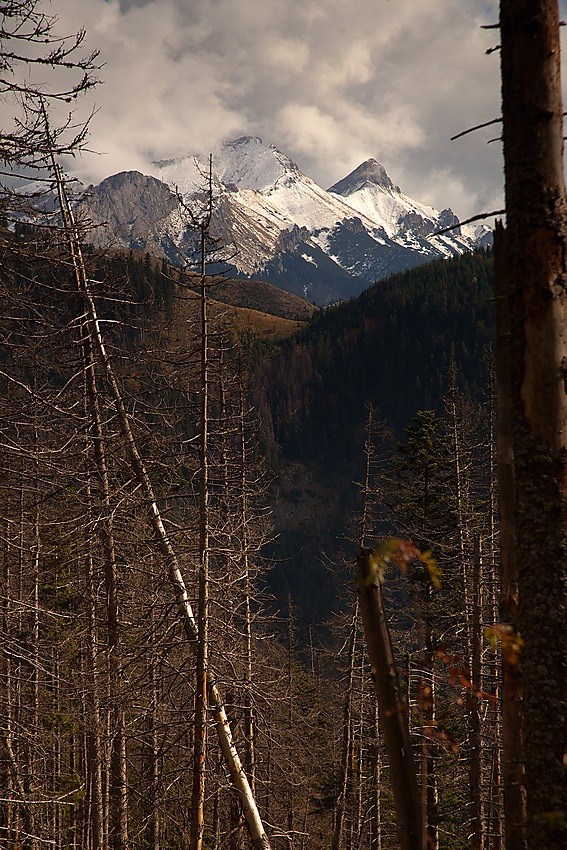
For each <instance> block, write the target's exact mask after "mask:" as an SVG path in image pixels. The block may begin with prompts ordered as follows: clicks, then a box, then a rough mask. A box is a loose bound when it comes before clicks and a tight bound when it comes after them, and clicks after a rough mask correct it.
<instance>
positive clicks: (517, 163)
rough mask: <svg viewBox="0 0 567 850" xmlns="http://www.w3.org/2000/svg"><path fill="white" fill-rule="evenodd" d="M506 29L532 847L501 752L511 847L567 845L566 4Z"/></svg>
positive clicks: (510, 291) (530, 9) (506, 241)
mask: <svg viewBox="0 0 567 850" xmlns="http://www.w3.org/2000/svg"><path fill="white" fill-rule="evenodd" d="M500 27H501V71H502V117H503V142H504V163H505V178H506V215H507V228H506V230H505V231H504V229H503V228H501V227H500V228H498V230H497V239H496V242H495V246H496V254H497V275H498V281H497V290H496V305H497V311H498V313H499V314H500V317H501V318H500V324H499V340H498V341H499V343H503V344H504V346H505V347H506V348H507V352H508V355H509V356H504V357H499V358H498V361H497V379H498V385H499V392H501V393H502V394H503V395H504V397H505V399H506V401H509V406H508V407H507V408H506V407H505V408H503V409H501V410H500V413H499V417H500V422H501V427H502V428H503V429H506V428H509V429H510V430H509V432H508V433H509V434H510V437H509V438H508V439H506V438H507V436H508V435H507V433H506V432H505V433H504V447H503V450H507V451H508V453H509V456H508V457H506V458H505V462H506V463H510V462H511V464H512V470H513V476H512V478H513V480H512V482H511V487H510V488H508V489H506V482H505V481H504V480H503V482H502V483H503V485H505V486H504V489H502V488H501V499H500V505H501V511H502V515H503V518H504V519H505V521H506V522H507V523H508V524H510V525H511V533H510V534H503V535H502V559H503V570H504V573H505V587H504V591H505V593H509V591H510V590H511V592H512V598H513V595H514V588H513V585H514V584H515V580H516V577H517V587H518V615H517V626H518V630H519V633H520V635H521V638H522V640H523V642H524V643H523V647H522V651H521V654H520V657H521V664H522V679H523V730H524V740H523V748H524V763H525V788H526V803H527V809H526V812H527V833H526V841H525V842H524V839H523V829H522V823H521V817H522V812H521V809H520V802H521V794H519V793H518V791H517V789H514V787H513V786H512V784H511V782H510V778H511V777H510V771H511V769H512V768H515V770H516V775H517V772H518V770H519V767H518V766H517V765H515V764H513V763H511V760H513V761H514V762H515V761H516V760H517V758H518V754H517V753H516V752H513V753H511V752H510V750H509V749H508V750H507V751H506V750H505V760H504V764H505V769H506V772H507V774H506V778H505V781H506V792H507V794H508V798H510V794H514V795H515V799H516V800H517V802H516V806H515V809H514V810H512V811H510V808H509V806H508V804H507V811H506V834H507V848H508V850H512V848H523V847H524V846H526V843H527V846H528V847H529V848H530V850H544V848H545V850H559V848H564V847H565V835H566V829H567V825H566V823H565V818H566V815H565V813H566V812H567V782H566V781H565V761H564V756H565V753H566V752H567V724H566V723H565V718H564V707H565V705H566V704H567V668H566V660H565V659H566V658H567V556H566V552H567V522H566V516H567V499H566V493H565V481H566V478H567V451H566V449H567V392H566V387H567V380H566V375H567V366H566V364H567V340H566V328H567V298H566V295H565V291H566V286H567V271H566V267H565V264H566V258H567V229H566V228H567V200H566V197H565V185H564V176H563V107H562V101H561V82H560V61H559V13H558V3H557V0H501V2H500ZM502 314H503V315H502ZM503 327H504V333H506V332H507V333H508V334H509V336H508V337H507V338H504V339H502V338H501V334H502V328H503ZM504 416H507V417H508V420H507V422H504V421H503V418H504ZM503 471H504V472H505V471H506V469H505V468H504V470H503ZM510 499H511V502H510V501H507V500H510ZM503 530H504V529H503ZM514 537H515V540H514ZM511 543H512V545H513V547H514V552H513V555H512V553H511V552H510V544H511ZM512 557H513V558H514V560H513V561H512V560H511V559H512ZM512 565H514V566H512ZM512 613H513V612H512ZM512 625H513V626H514V625H515V624H514V623H512ZM504 687H505V691H504V701H505V714H504V723H505V727H504V736H505V745H509V743H510V736H511V735H514V734H515V735H516V736H517V735H518V734H519V727H516V728H515V729H512V728H510V717H509V716H508V712H507V710H506V703H507V701H508V700H509V699H510V696H511V695H510V688H509V683H508V682H507V681H506V671H505V680H504ZM516 698H517V697H516ZM512 699H514V696H512ZM518 779H519V777H518Z"/></svg>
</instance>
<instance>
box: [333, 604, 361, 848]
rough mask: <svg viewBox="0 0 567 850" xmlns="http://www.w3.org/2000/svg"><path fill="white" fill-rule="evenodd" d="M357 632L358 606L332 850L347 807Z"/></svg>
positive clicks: (351, 642) (352, 633)
mask: <svg viewBox="0 0 567 850" xmlns="http://www.w3.org/2000/svg"><path fill="white" fill-rule="evenodd" d="M357 631H358V604H357V605H356V608H355V612H354V616H353V619H352V627H351V631H350V640H349V650H348V655H349V658H348V674H347V675H348V679H347V684H346V687H345V693H344V703H343V745H342V752H341V773H340V777H341V778H340V785H339V796H338V798H337V806H336V814H335V831H334V833H333V850H340V847H341V845H342V839H343V830H344V817H345V811H346V806H347V791H348V784H349V773H350V759H351V753H352V697H353V682H354V659H355V651H356V633H357Z"/></svg>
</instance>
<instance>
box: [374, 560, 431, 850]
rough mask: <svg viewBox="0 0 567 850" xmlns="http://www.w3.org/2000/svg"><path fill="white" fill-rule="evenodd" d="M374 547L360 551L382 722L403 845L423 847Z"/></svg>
mask: <svg viewBox="0 0 567 850" xmlns="http://www.w3.org/2000/svg"><path fill="white" fill-rule="evenodd" d="M370 555H371V553H370V551H369V550H367V549H361V552H360V554H359V556H358V571H357V587H358V594H359V603H360V612H361V614H362V622H363V624H364V634H365V637H366V645H367V648H368V655H369V657H370V665H371V668H372V678H373V681H374V688H375V691H376V697H377V700H378V708H379V711H380V721H381V725H382V732H383V735H384V743H385V745H386V752H387V753H388V761H389V764H390V777H391V783H392V791H393V795H394V806H395V809H396V826H397V831H398V841H399V844H400V850H423V848H424V847H425V844H424V828H423V822H422V814H421V801H420V796H419V788H418V783H417V772H416V768H415V762H414V759H413V753H412V746H411V740H410V735H409V728H408V723H407V712H406V709H405V707H404V706H403V704H402V701H401V699H400V692H399V684H398V676H397V672H396V667H395V664H394V657H393V653H392V646H391V641H390V635H389V630H388V625H387V621H386V614H385V611H384V605H383V601H382V588H381V587H380V582H379V579H378V576H377V575H376V574H375V571H374V570H373V569H372V567H371V564H370Z"/></svg>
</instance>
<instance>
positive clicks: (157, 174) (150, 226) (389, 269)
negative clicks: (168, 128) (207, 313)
mask: <svg viewBox="0 0 567 850" xmlns="http://www.w3.org/2000/svg"><path fill="white" fill-rule="evenodd" d="M208 164H209V158H208V156H200V157H193V156H186V157H181V158H179V159H174V160H164V161H160V162H155V163H153V167H152V169H151V172H152V173H151V177H144V176H143V175H140V174H139V173H138V172H123V173H122V174H121V175H114V176H113V177H109V178H107V179H106V180H103V181H102V183H100V184H99V185H98V186H94V187H93V186H91V187H89V190H88V192H87V199H86V201H85V202H84V203H85V206H87V208H88V211H89V214H90V215H91V218H93V219H94V220H95V221H101V222H106V223H107V224H106V226H105V227H102V228H100V229H98V230H96V231H95V232H94V235H93V237H92V238H93V240H94V241H97V242H98V243H99V244H103V243H104V242H108V241H110V239H111V238H112V240H113V241H114V243H115V244H116V243H118V244H121V245H124V246H125V247H135V248H138V249H142V250H148V251H149V252H150V253H155V254H158V255H162V256H166V257H168V258H169V259H171V260H173V261H174V262H175V261H179V257H180V254H187V255H188V256H189V255H190V254H191V251H192V244H191V241H192V240H191V231H190V227H189V221H188V217H187V214H186V213H184V211H183V207H182V206H181V205H180V204H179V202H178V200H177V194H178V193H181V194H183V195H184V196H185V198H184V201H185V204H186V205H189V206H190V205H191V203H192V198H194V197H196V195H197V194H198V193H199V191H202V189H203V182H204V180H203V175H204V174H207V173H208ZM213 175H214V177H213V179H214V192H215V210H214V221H213V229H214V232H215V235H218V236H220V238H221V239H222V241H223V242H224V244H225V245H226V246H227V247H228V248H229V253H231V254H233V255H234V259H232V263H233V265H234V274H235V275H238V276H241V277H255V278H261V279H264V280H267V281H268V282H269V283H274V284H276V285H277V286H280V287H281V288H283V289H286V290H288V291H289V292H292V293H294V294H296V295H302V296H305V297H307V298H308V299H309V300H310V301H313V302H315V303H317V304H328V303H330V302H332V301H336V300H340V299H344V298H349V297H350V296H352V295H356V294H358V293H359V292H361V291H362V289H364V288H366V286H368V284H369V283H372V282H374V281H375V280H378V279H380V278H383V277H386V276H387V275H389V274H392V273H393V272H396V271H402V270H404V269H407V268H411V267H413V266H417V265H420V264H422V263H426V262H428V260H431V259H434V258H436V257H449V256H452V255H454V254H459V253H462V252H463V251H465V250H469V249H471V248H473V247H474V246H475V245H477V244H484V243H485V242H486V240H487V239H488V238H489V231H488V228H486V227H483V226H481V227H476V228H474V227H470V226H469V227H466V226H462V227H460V228H457V229H456V230H453V231H450V232H448V233H445V234H441V235H436V231H438V230H442V229H443V228H445V227H448V226H452V225H458V220H457V218H456V216H455V215H454V214H453V212H452V211H451V210H448V209H447V210H443V211H442V212H441V213H440V212H438V211H437V210H434V209H433V208H432V207H429V206H427V205H425V204H420V203H419V202H417V201H414V200H412V199H411V198H409V197H408V196H407V195H405V194H404V193H403V192H402V191H401V190H400V188H399V187H398V186H395V185H394V183H393V182H392V180H391V179H390V177H389V176H388V174H387V173H386V170H385V168H384V166H383V165H381V164H380V163H379V162H378V161H377V160H375V159H368V160H366V162H363V163H362V164H361V165H359V166H358V168H356V169H355V170H354V171H352V172H351V173H350V174H349V175H348V176H347V177H345V178H344V179H343V180H340V181H339V182H338V183H335V184H334V186H332V187H331V188H330V189H329V190H325V189H322V188H321V187H320V186H318V185H317V183H315V181H313V180H312V179H311V178H310V177H307V176H306V175H305V174H303V173H302V172H301V171H300V169H299V168H298V166H297V165H296V163H294V162H293V161H292V160H291V159H290V158H289V157H288V156H286V155H285V154H284V153H282V152H281V151H279V150H278V149H277V148H276V147H275V146H274V145H266V144H264V142H263V141H262V140H261V139H259V138H257V137H255V136H242V137H240V138H238V139H234V140H233V141H229V142H225V143H224V144H223V145H221V146H220V147H219V148H218V149H217V150H216V151H214V152H213ZM144 233H145V234H147V239H146V242H145V244H144Z"/></svg>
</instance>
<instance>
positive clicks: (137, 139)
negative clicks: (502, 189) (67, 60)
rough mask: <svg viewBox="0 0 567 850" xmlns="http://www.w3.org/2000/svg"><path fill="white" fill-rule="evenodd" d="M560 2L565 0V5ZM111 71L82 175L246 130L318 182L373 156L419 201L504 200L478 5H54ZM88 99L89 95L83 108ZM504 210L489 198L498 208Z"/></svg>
mask: <svg viewBox="0 0 567 850" xmlns="http://www.w3.org/2000/svg"><path fill="white" fill-rule="evenodd" d="M563 2H564V0H562V3H563ZM52 8H53V11H54V13H55V14H57V15H58V16H59V18H60V25H61V28H62V29H64V30H68V31H70V30H73V29H76V28H77V27H78V26H82V25H84V26H85V27H86V28H87V32H88V44H89V46H90V47H92V48H95V47H96V48H99V49H100V50H101V54H102V58H103V60H104V61H105V62H106V65H105V67H104V69H103V71H102V77H103V79H104V80H105V81H106V82H105V84H104V85H103V86H101V87H100V88H99V89H98V90H97V91H96V92H95V95H94V100H95V101H96V103H97V104H98V105H99V107H100V110H99V112H98V114H97V115H96V117H95V119H94V120H93V123H92V136H91V142H92V147H93V148H94V149H96V150H98V151H100V152H104V153H102V154H101V155H100V156H88V157H84V158H83V160H82V161H81V163H80V164H78V165H77V166H76V167H77V170H78V171H79V172H80V174H81V175H82V176H83V178H84V179H86V180H88V181H94V180H100V179H102V178H103V177H104V176H106V175H108V174H111V173H114V172H116V171H118V170H123V169H132V168H137V169H140V170H143V169H144V165H145V163H147V162H149V161H151V160H152V159H164V158H169V157H172V156H178V155H182V154H191V153H195V152H207V151H208V150H211V149H213V148H214V147H216V145H217V144H218V143H219V142H220V141H222V140H223V139H227V138H234V137H235V136H237V135H241V134H245V133H249V134H255V135H259V136H261V137H262V138H263V139H264V141H265V142H271V143H273V144H275V145H276V146H278V147H280V148H281V149H282V150H283V151H284V152H285V153H287V154H288V155H289V156H291V157H292V159H294V160H295V161H296V162H297V163H298V165H299V167H300V168H301V169H302V170H303V171H304V172H305V173H306V174H308V175H309V176H311V177H313V178H314V179H316V180H317V181H318V182H319V183H321V185H324V186H328V185H331V184H332V183H334V182H336V181H337V180H338V179H340V178H341V177H343V176H345V174H346V173H347V171H348V170H350V169H352V168H355V167H356V166H357V165H358V164H359V163H360V162H361V161H362V160H363V159H365V158H367V157H370V156H374V157H376V158H377V159H379V160H380V161H381V162H383V164H384V165H385V166H386V168H387V170H388V171H389V173H390V176H391V178H392V179H393V181H394V182H395V183H397V184H399V185H400V187H401V188H402V189H403V190H404V191H405V192H407V193H408V194H410V195H413V196H414V197H415V198H416V199H418V200H420V201H424V202H427V203H431V204H433V205H434V206H436V207H438V208H439V207H445V206H452V207H454V208H455V211H456V212H457V214H458V215H460V216H461V217H465V216H467V215H472V214H474V213H475V212H477V211H478V209H479V207H480V208H481V209H482V210H484V209H485V208H488V207H490V206H491V204H494V203H496V202H497V200H498V195H499V190H498V187H499V185H500V183H501V156H500V150H499V145H498V144H489V145H487V144H486V142H487V140H488V139H489V138H490V137H491V135H494V134H496V135H497V132H496V133H494V131H493V132H492V133H481V134H475V135H473V136H471V137H467V138H465V139H463V140H460V141H457V142H451V141H450V137H451V136H452V135H453V134H455V133H456V132H458V131H460V130H463V129H465V128H466V127H468V126H471V125H474V124H476V123H479V122H481V121H486V120H489V119H491V118H495V117H496V116H497V115H498V113H499V69H498V62H499V57H498V53H495V54H493V55H491V56H486V55H485V51H486V49H487V48H489V47H491V46H493V45H494V44H495V43H496V41H497V39H498V36H497V33H496V32H495V31H493V30H481V29H480V24H482V23H494V22H496V20H497V15H498V11H497V7H496V4H495V3H488V2H483V0H390V2H387V0H287V2H286V3H282V2H281V0H191V2H188V0H121V2H120V0H80V2H77V0H54V2H53V4H52ZM84 108H85V109H86V108H87V107H86V105H85V107H84ZM497 205H498V204H497Z"/></svg>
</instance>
